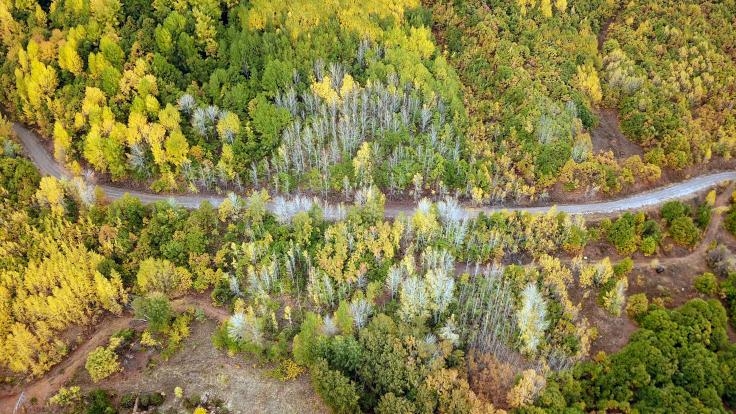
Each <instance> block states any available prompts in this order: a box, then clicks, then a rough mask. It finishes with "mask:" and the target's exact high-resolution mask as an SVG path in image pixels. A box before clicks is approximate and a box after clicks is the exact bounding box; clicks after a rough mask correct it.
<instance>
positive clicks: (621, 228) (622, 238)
mask: <svg viewBox="0 0 736 414" xmlns="http://www.w3.org/2000/svg"><path fill="white" fill-rule="evenodd" d="M606 236H607V238H608V241H609V242H610V243H611V244H613V245H614V247H616V250H617V251H618V252H619V253H620V254H631V253H633V252H635V251H636V248H637V234H636V223H635V218H634V215H633V214H631V213H625V214H624V215H623V216H621V217H619V218H618V220H616V221H615V222H613V224H611V226H610V227H609V228H608V230H607V231H606Z"/></svg>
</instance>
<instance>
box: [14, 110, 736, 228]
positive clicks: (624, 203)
mask: <svg viewBox="0 0 736 414" xmlns="http://www.w3.org/2000/svg"><path fill="white" fill-rule="evenodd" d="M13 130H14V131H15V133H16V135H17V136H18V138H19V139H20V141H21V143H22V144H23V147H24V148H25V151H26V153H27V154H28V156H29V158H30V159H31V160H32V161H33V163H34V164H35V165H36V166H37V167H38V169H39V171H40V172H41V174H43V175H52V176H55V177H58V178H63V177H66V178H68V177H70V174H69V172H68V171H66V169H64V168H63V167H62V166H60V165H59V164H58V163H57V162H56V161H55V160H54V159H53V157H52V156H51V155H50V154H49V152H48V151H47V150H46V148H44V146H43V144H42V143H41V139H40V137H39V136H38V135H37V134H36V133H35V132H33V131H31V130H30V129H28V128H26V127H24V126H23V125H20V124H18V123H14V124H13ZM734 179H736V171H723V172H717V173H712V174H706V175H701V176H698V177H694V178H691V179H688V180H685V181H682V182H679V183H675V184H672V185H669V186H665V187H660V188H656V189H652V190H648V191H645V192H642V193H639V194H634V195H631V196H628V197H625V198H621V199H618V200H610V201H603V202H596V203H583V204H562V205H557V206H553V205H544V206H537V207H520V206H515V205H508V206H499V207H469V206H466V207H465V208H464V210H465V212H466V214H467V215H468V216H470V217H475V216H477V215H478V214H480V213H485V214H490V213H494V212H496V211H500V210H510V211H526V212H529V213H545V212H547V211H549V210H550V209H551V208H556V209H557V210H558V211H563V212H566V213H569V214H603V215H611V214H616V213H619V212H621V211H626V210H636V209H641V208H643V207H649V206H653V205H657V204H660V203H662V202H665V201H668V200H674V199H684V198H688V197H692V196H693V195H694V194H696V193H698V192H700V191H703V190H705V189H708V188H710V187H712V186H714V185H716V184H719V183H721V182H724V181H729V180H734ZM99 187H100V188H101V189H102V190H103V191H104V192H105V194H106V195H107V197H108V198H110V199H117V198H120V197H122V196H123V195H124V194H126V193H128V194H130V195H133V196H135V197H138V198H139V199H140V200H141V201H142V202H144V203H153V202H156V201H171V202H174V203H176V204H179V205H181V206H184V207H187V208H196V207H198V206H199V205H200V204H201V203H202V202H204V201H209V202H210V203H211V204H212V205H214V206H218V205H219V204H220V203H221V202H222V201H223V199H224V197H221V196H214V195H196V194H153V193H148V192H144V191H136V190H131V189H128V188H123V187H116V186H112V185H101V186H99ZM268 208H269V210H271V211H274V210H275V209H276V206H275V205H274V204H273V203H270V204H269V205H268ZM414 208H415V206H414V205H413V204H411V203H401V202H387V203H386V207H385V215H386V217H388V218H393V217H397V216H398V215H399V214H411V213H412V212H413V211H414ZM336 214H337V212H336V211H333V210H327V211H326V214H325V215H326V217H327V218H328V219H334V218H335V215H336Z"/></svg>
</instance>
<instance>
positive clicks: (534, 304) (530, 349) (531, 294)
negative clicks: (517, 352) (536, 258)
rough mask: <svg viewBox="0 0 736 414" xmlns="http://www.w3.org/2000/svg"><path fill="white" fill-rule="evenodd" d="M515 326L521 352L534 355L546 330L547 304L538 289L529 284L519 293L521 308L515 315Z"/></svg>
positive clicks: (534, 285)
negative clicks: (517, 330)
mask: <svg viewBox="0 0 736 414" xmlns="http://www.w3.org/2000/svg"><path fill="white" fill-rule="evenodd" d="M516 325H517V326H518V328H519V336H520V337H521V342H522V351H523V352H524V353H527V354H531V355H534V354H535V353H536V352H537V350H538V349H539V346H540V345H541V343H542V341H543V339H544V331H545V330H546V329H547V326H548V325H549V322H548V321H547V304H546V302H545V300H544V298H543V297H542V294H541V292H540V291H539V288H537V285H536V284H534V283H529V284H528V285H527V286H526V287H525V288H524V290H523V292H522V293H521V308H520V309H519V310H518V311H517V313H516Z"/></svg>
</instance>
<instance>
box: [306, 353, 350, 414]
mask: <svg viewBox="0 0 736 414" xmlns="http://www.w3.org/2000/svg"><path fill="white" fill-rule="evenodd" d="M311 377H312V385H313V386H314V389H315V391H317V393H318V394H319V395H320V396H321V397H322V400H323V401H324V402H325V404H327V405H328V406H329V407H330V408H332V410H333V411H334V412H335V413H338V414H352V413H357V412H360V409H359V407H358V399H359V395H358V392H357V390H356V387H355V384H354V383H353V382H352V381H350V380H349V379H348V378H346V377H345V376H344V375H342V374H341V373H340V371H336V370H332V369H329V367H328V364H327V361H325V360H324V359H320V360H318V361H316V362H315V363H314V364H312V369H311Z"/></svg>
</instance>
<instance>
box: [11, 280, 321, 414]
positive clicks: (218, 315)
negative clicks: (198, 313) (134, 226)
mask: <svg viewBox="0 0 736 414" xmlns="http://www.w3.org/2000/svg"><path fill="white" fill-rule="evenodd" d="M173 306H174V309H175V310H177V311H184V310H186V309H188V308H198V309H201V310H203V311H204V313H205V315H206V316H207V318H208V319H206V321H205V322H196V321H195V322H192V326H191V335H190V336H189V337H188V338H187V339H186V340H185V341H184V344H183V348H182V349H181V350H179V351H178V352H177V353H176V354H175V355H174V356H173V357H172V358H171V359H169V360H168V361H158V358H157V355H155V354H153V353H151V352H148V351H145V350H141V351H140V352H133V353H126V354H125V355H123V357H122V361H121V364H122V366H123V368H124V370H123V372H121V373H118V374H115V375H113V376H111V377H110V378H108V379H106V380H104V381H102V382H100V383H98V384H93V383H92V382H91V380H90V378H89V375H88V374H87V372H86V371H85V369H84V363H85V362H86V359H87V354H88V353H89V352H90V351H91V350H93V349H95V348H96V347H98V346H103V345H105V344H106V343H107V341H108V340H109V338H110V336H111V335H113V334H115V333H116V332H119V331H120V330H122V329H126V328H132V329H136V330H139V331H140V330H142V329H143V327H144V326H145V323H144V322H142V321H139V320H135V319H133V317H132V316H131V315H129V314H126V315H124V316H122V317H114V316H112V315H108V316H106V317H105V318H103V319H102V320H101V321H100V323H98V324H97V325H96V326H92V327H89V328H87V329H86V330H84V331H80V332H77V334H78V335H77V337H78V340H77V341H75V342H76V347H75V348H74V349H73V350H71V351H70V353H69V355H67V357H66V358H65V359H64V360H63V361H62V362H61V363H59V364H57V365H56V366H54V368H52V369H51V371H49V372H48V373H47V374H46V375H44V376H43V377H42V378H39V379H37V380H35V381H32V382H30V383H28V384H25V385H16V386H13V387H2V388H0V412H1V413H11V412H13V409H14V407H15V405H16V402H17V401H18V399H19V397H20V394H21V392H22V393H23V403H22V404H21V407H22V408H23V409H24V411H20V410H19V411H18V412H25V413H42V412H48V407H46V406H45V402H46V401H47V400H48V398H50V397H51V396H52V395H54V394H55V393H56V392H57V391H58V389H59V388H60V387H62V386H68V385H80V386H81V387H82V388H83V389H85V390H89V389H94V388H103V389H106V390H109V391H112V392H113V393H114V394H116V395H118V396H121V395H123V394H125V393H129V392H134V391H135V392H164V393H165V394H167V395H169V396H172V395H173V390H174V387H177V386H179V387H182V389H184V392H185V395H187V396H189V395H193V394H198V395H204V394H205V393H206V394H208V395H210V396H211V397H217V398H220V399H222V400H224V401H225V402H226V404H227V405H228V407H230V408H231V409H232V412H233V413H260V412H273V413H297V412H299V413H302V412H303V413H311V412H314V413H317V412H324V411H325V408H324V406H323V405H322V402H321V400H319V398H318V397H317V396H316V395H315V394H314V392H313V391H312V388H311V386H310V385H309V380H308V376H307V375H302V376H301V377H300V378H299V379H297V380H295V381H291V382H280V381H278V380H276V379H274V378H271V377H269V376H268V371H267V370H266V369H265V368H264V367H259V366H258V364H256V363H254V362H253V361H248V360H244V359H242V358H238V357H228V356H227V355H226V354H225V353H224V352H222V351H219V350H217V349H215V348H214V346H213V345H212V341H211V336H212V333H213V332H214V331H215V328H216V326H217V324H219V323H221V322H223V321H224V320H226V319H227V317H228V316H229V314H228V312H227V310H225V309H223V308H218V307H215V306H213V305H212V303H211V302H210V299H209V297H208V296H206V295H190V296H186V297H182V298H179V299H176V300H175V301H173ZM85 338H86V340H85ZM175 404H177V402H175V401H174V399H173V398H167V400H166V402H165V406H164V407H170V406H172V405H175Z"/></svg>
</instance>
